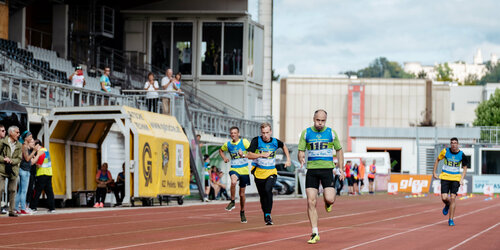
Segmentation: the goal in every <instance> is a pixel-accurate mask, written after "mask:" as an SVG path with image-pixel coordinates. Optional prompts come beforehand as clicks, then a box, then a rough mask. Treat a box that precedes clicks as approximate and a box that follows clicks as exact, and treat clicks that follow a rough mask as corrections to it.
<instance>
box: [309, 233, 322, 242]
mask: <svg viewBox="0 0 500 250" xmlns="http://www.w3.org/2000/svg"><path fill="white" fill-rule="evenodd" d="M318 241H319V234H311V239H310V240H308V241H307V243H309V244H316V242H318Z"/></svg>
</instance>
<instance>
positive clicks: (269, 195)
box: [264, 175, 276, 214]
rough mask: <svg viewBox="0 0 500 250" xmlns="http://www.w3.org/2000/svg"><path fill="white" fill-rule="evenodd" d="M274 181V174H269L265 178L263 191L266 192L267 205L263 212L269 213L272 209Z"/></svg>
mask: <svg viewBox="0 0 500 250" xmlns="http://www.w3.org/2000/svg"><path fill="white" fill-rule="evenodd" d="M275 183H276V175H271V176H269V177H268V178H267V179H266V184H265V187H264V188H265V193H266V199H267V202H266V203H267V204H266V205H267V207H266V210H265V211H264V214H266V213H267V214H270V213H271V210H273V186H274V184H275Z"/></svg>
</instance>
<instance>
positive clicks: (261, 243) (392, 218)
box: [231, 204, 470, 250]
mask: <svg viewBox="0 0 500 250" xmlns="http://www.w3.org/2000/svg"><path fill="white" fill-rule="evenodd" d="M467 205H470V204H467ZM434 210H441V209H431V210H427V211H424V212H417V213H413V214H408V215H402V216H397V217H390V218H386V219H382V220H377V221H372V222H366V223H361V224H356V225H355V226H348V227H339V228H332V229H327V230H321V232H330V231H335V230H340V229H350V228H356V227H359V226H364V225H369V224H375V223H378V222H383V221H390V220H395V219H400V218H404V217H409V216H413V215H418V214H423V213H427V212H431V211H434ZM320 220H321V219H320ZM305 236H309V234H302V235H296V236H291V237H287V238H281V239H276V240H271V241H265V242H259V243H255V244H251V245H245V246H240V247H236V248H231V249H232V250H234V249H242V248H247V247H252V246H258V245H265V244H269V243H275V242H279V241H283V240H288V239H294V238H300V237H305Z"/></svg>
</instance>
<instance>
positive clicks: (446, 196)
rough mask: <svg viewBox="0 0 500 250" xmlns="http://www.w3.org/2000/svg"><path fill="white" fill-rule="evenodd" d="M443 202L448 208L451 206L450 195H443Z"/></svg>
mask: <svg viewBox="0 0 500 250" xmlns="http://www.w3.org/2000/svg"><path fill="white" fill-rule="evenodd" d="M441 200H442V201H443V203H444V204H445V205H447V206H449V205H450V200H449V199H448V194H441Z"/></svg>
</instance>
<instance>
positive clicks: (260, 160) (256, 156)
mask: <svg viewBox="0 0 500 250" xmlns="http://www.w3.org/2000/svg"><path fill="white" fill-rule="evenodd" d="M260 134H261V136H257V137H255V138H253V139H252V142H251V143H250V147H249V148H248V149H247V151H248V156H247V157H248V159H252V160H254V162H253V163H252V174H253V175H254V177H255V185H256V186H257V191H258V192H259V196H260V206H261V208H262V212H263V213H264V221H265V222H266V225H272V224H273V220H272V218H271V210H272V209H273V186H274V184H275V183H276V177H277V175H278V171H277V170H276V158H275V157H276V150H278V148H282V149H283V152H284V153H285V156H286V162H285V167H289V166H290V165H291V161H290V153H289V152H288V148H287V147H286V145H285V144H284V143H283V142H281V141H280V140H278V139H276V138H273V137H271V135H272V131H271V124H269V123H267V122H266V123H263V124H261V125H260Z"/></svg>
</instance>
